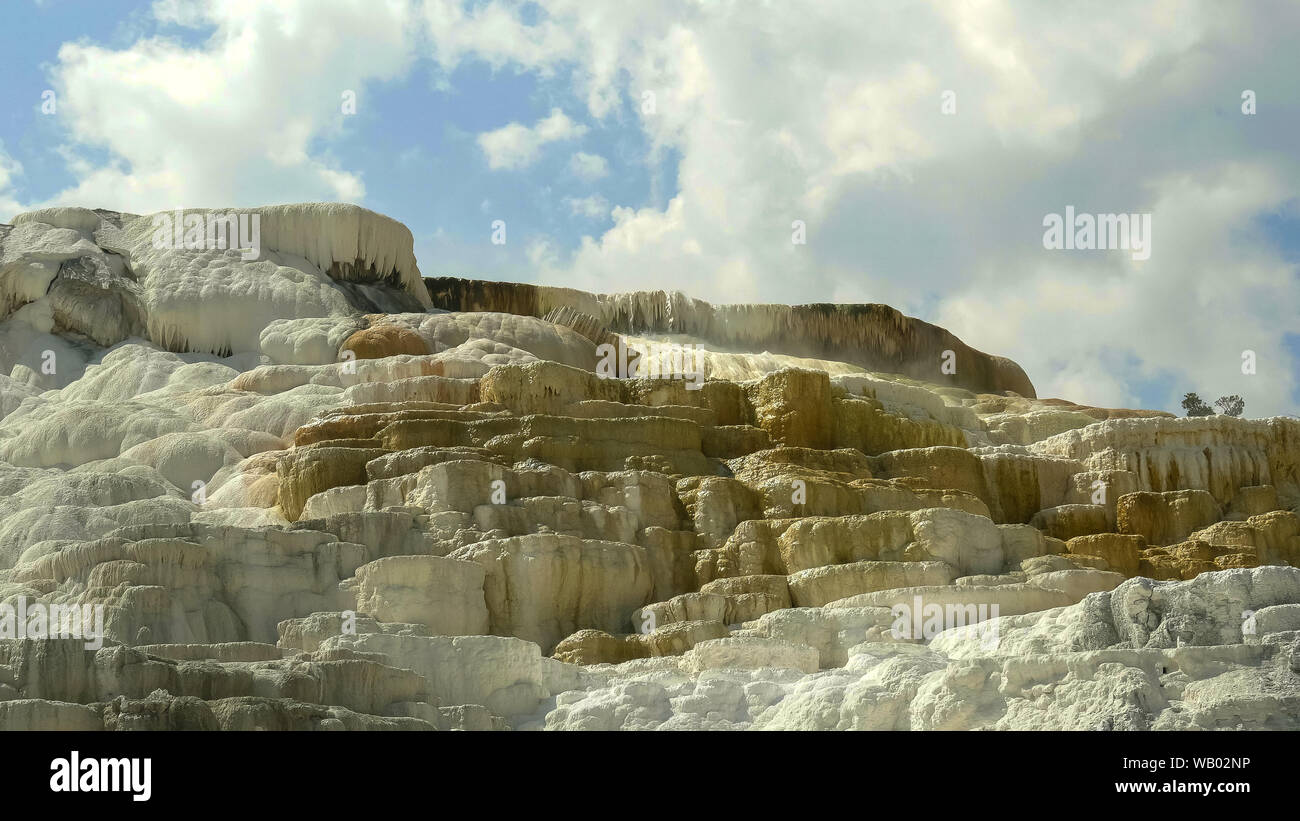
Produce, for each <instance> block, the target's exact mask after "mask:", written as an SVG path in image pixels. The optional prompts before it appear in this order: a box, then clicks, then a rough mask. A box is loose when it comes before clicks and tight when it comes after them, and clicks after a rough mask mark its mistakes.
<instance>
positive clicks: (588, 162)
mask: <svg viewBox="0 0 1300 821" xmlns="http://www.w3.org/2000/svg"><path fill="white" fill-rule="evenodd" d="M569 170H570V171H571V172H573V175H574V176H576V177H577V178H578V179H580V180H583V181H584V182H593V181H595V180H598V179H600V178H601V177H604V176H607V175H608V174H609V163H608V162H606V161H605V158H604V157H602V156H600V155H599V154H588V153H587V152H586V151H579V152H578V153H576V154H574V155H573V157H572V158H571V159H570V160H569Z"/></svg>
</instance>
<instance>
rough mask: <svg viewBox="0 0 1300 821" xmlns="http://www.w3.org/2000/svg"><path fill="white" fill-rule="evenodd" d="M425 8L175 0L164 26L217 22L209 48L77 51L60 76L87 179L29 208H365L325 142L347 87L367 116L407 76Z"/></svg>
mask: <svg viewBox="0 0 1300 821" xmlns="http://www.w3.org/2000/svg"><path fill="white" fill-rule="evenodd" d="M415 12H416V9H415V7H414V6H413V5H412V3H411V2H410V0H332V2H329V3H317V2H312V1H311V0H283V2H276V3H258V2H253V0H163V2H158V3H155V4H154V6H153V8H152V13H153V14H154V16H155V18H156V19H157V20H158V21H159V22H164V23H176V24H180V25H185V26H190V27H194V26H200V25H203V26H212V27H213V32H212V34H211V36H210V37H209V38H208V39H207V40H206V41H205V42H204V43H203V44H202V45H201V46H198V47H188V46H185V45H182V44H181V43H180V42H178V41H176V40H173V39H170V38H166V37H150V38H145V39H140V40H138V41H136V42H134V43H133V44H131V45H130V46H129V47H126V48H122V49H114V48H104V47H101V46H96V45H92V44H90V43H88V42H84V41H78V42H69V43H65V44H64V45H63V46H62V47H61V48H60V49H59V53H58V62H57V63H56V64H55V65H54V66H53V68H52V76H53V80H54V83H55V89H56V90H57V92H58V95H59V96H58V100H59V111H58V117H59V118H60V121H61V122H62V124H63V126H64V128H65V129H66V131H67V134H68V138H69V143H68V145H66V146H64V147H63V152H64V155H65V157H66V158H67V159H68V160H69V167H70V170H73V171H74V172H75V173H76V174H77V176H78V182H77V184H76V185H74V186H73V187H71V188H69V189H67V190H65V191H61V192H59V193H58V194H56V195H54V196H53V197H51V198H49V199H48V200H46V201H45V202H41V203H33V204H29V205H27V206H26V207H28V208H31V207H39V206H41V205H49V204H76V205H84V206H89V207H104V208H117V209H122V210H129V211H135V212H148V211H153V210H159V209H164V208H169V207H174V206H176V205H180V204H185V205H191V206H194V205H201V206H211V207H220V206H223V205H257V204H268V203H276V202H285V201H303V200H354V201H355V200H359V199H361V198H362V197H364V195H365V185H364V183H363V182H362V180H361V178H360V176H358V175H357V174H356V173H354V172H351V171H348V170H345V169H343V168H340V167H339V166H338V165H337V164H336V163H335V162H334V161H333V160H331V159H330V158H329V156H328V155H327V154H321V153H318V152H317V151H316V150H315V149H314V146H313V144H314V141H316V140H317V139H318V138H320V137H322V136H328V135H330V134H333V133H335V132H337V131H339V130H340V129H341V128H342V125H343V119H344V118H343V115H342V113H341V104H342V94H343V92H344V91H345V90H353V91H356V92H357V94H358V98H359V102H358V106H359V107H358V114H357V115H356V116H365V113H366V112H365V101H364V98H363V96H362V94H361V90H362V89H363V87H364V86H365V85H366V84H367V83H368V82H371V81H375V80H383V79H389V78H394V77H398V76H400V75H402V74H404V73H405V72H406V71H407V69H408V67H409V65H410V64H411V60H412V57H413V51H412V49H413V46H414V40H413V37H412V34H413V28H412V26H413V24H414V22H415V21H416V20H417V19H418V18H417V17H416V14H415ZM82 146H93V147H96V148H101V149H104V150H106V151H107V153H108V160H107V161H106V162H102V163H100V162H97V161H96V162H92V161H90V160H88V159H86V158H85V155H84V149H82V148H80V147H82Z"/></svg>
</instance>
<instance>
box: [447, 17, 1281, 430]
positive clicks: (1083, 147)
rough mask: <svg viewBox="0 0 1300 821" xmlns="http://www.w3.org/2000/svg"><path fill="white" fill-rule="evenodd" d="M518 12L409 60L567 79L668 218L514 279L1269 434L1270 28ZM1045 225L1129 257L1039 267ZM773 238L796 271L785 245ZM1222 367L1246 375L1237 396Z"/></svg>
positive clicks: (1273, 368) (1177, 21) (1273, 149)
mask: <svg viewBox="0 0 1300 821" xmlns="http://www.w3.org/2000/svg"><path fill="white" fill-rule="evenodd" d="M537 7H538V10H537V11H536V13H534V14H530V16H529V18H528V20H529V24H527V25H525V24H524V22H523V20H524V18H523V16H522V12H519V11H518V10H519V7H518V6H516V4H513V3H504V2H489V3H487V4H485V5H479V6H477V7H476V8H477V11H476V15H477V16H478V17H480V18H482V19H487V18H489V17H492V16H493V15H501V14H510V15H513V16H514V18H515V19H514V22H513V23H511V24H510V25H509V26H504V24H498V25H499V26H503V27H504V28H505V29H508V30H509V31H510V34H511V36H510V37H509V38H505V39H501V38H496V37H494V36H493V35H492V31H491V30H490V29H489V28H488V27H487V26H485V25H484V24H482V23H473V24H471V23H469V22H466V23H464V24H463V25H457V26H455V27H454V31H443V32H435V34H434V39H435V40H440V41H445V42H451V43H455V45H456V50H457V52H456V53H459V54H462V55H465V56H470V55H489V56H490V59H491V60H493V61H494V65H513V66H514V68H515V69H516V70H525V71H535V72H537V73H538V74H539V76H546V75H551V74H553V73H554V72H555V71H556V67H557V66H559V65H561V64H572V65H573V67H574V68H573V73H572V80H573V87H572V93H573V95H574V96H575V97H576V98H578V99H581V100H584V101H585V102H586V104H587V108H588V112H589V114H590V115H591V116H593V117H596V118H602V117H607V116H612V114H613V112H615V111H616V105H617V103H618V102H619V101H620V100H623V101H625V103H626V104H627V105H628V106H629V108H630V110H632V111H634V112H637V114H638V116H639V117H640V126H641V128H642V129H643V130H644V131H645V134H646V136H647V137H648V139H649V143H650V159H651V160H653V158H654V157H658V156H664V155H666V154H667V152H668V151H671V152H673V153H674V154H675V155H676V156H677V157H679V158H680V160H679V163H678V166H677V169H676V171H677V174H676V179H677V186H678V188H677V191H676V193H675V195H672V196H670V197H669V198H668V199H667V203H668V204H667V206H666V207H663V208H654V207H651V208H639V209H623V208H617V209H614V212H613V218H614V224H613V226H612V227H610V228H609V229H608V230H607V231H606V232H605V233H604V234H603V235H602V236H600V237H596V238H587V239H584V240H583V241H582V243H581V245H580V246H579V247H578V248H577V249H576V250H575V251H574V252H572V253H571V254H568V255H563V256H557V257H555V258H554V262H553V263H552V264H551V265H549V266H544V267H543V268H542V269H541V270H540V271H539V273H538V275H537V280H538V281H551V282H564V283H566V284H573V285H574V286H575V287H591V288H598V289H601V290H606V291H609V290H624V289H629V288H645V287H653V288H678V289H681V290H684V291H687V292H689V293H691V294H692V295H695V296H700V297H703V298H707V299H711V300H714V301H748V300H762V301H784V302H799V301H813V300H825V299H830V298H843V297H845V296H847V295H853V298H856V299H861V300H868V301H881V302H888V303H890V304H893V305H895V306H896V307H898V308H900V309H902V310H904V311H905V312H908V313H913V314H917V315H921V316H922V317H923V318H926V319H929V320H931V321H936V322H939V323H941V324H945V325H946V326H947V327H948V328H949V329H950V330H952V331H953V332H954V333H956V334H958V335H959V336H961V337H962V338H963V339H965V340H966V341H967V342H969V343H970V344H972V345H975V346H977V347H980V348H982V349H985V350H988V351H990V352H992V353H997V354H1002V355H1005V356H1009V357H1012V358H1014V359H1016V360H1017V361H1019V362H1020V363H1021V364H1023V365H1024V366H1025V367H1026V369H1027V370H1028V372H1029V374H1030V376H1031V378H1033V379H1034V380H1035V382H1036V384H1037V385H1039V387H1040V393H1041V394H1042V395H1054V394H1056V395H1065V396H1066V397H1067V398H1069V399H1073V400H1076V401H1081V402H1096V403H1101V404H1135V403H1137V402H1138V401H1139V400H1138V397H1139V396H1140V395H1141V396H1144V397H1145V399H1146V400H1147V401H1148V402H1150V401H1151V390H1152V388H1151V386H1152V385H1156V384H1159V385H1162V386H1168V387H1167V391H1166V392H1167V394H1168V396H1167V397H1166V398H1165V399H1164V400H1163V401H1164V403H1165V407H1166V409H1176V407H1177V399H1178V398H1179V397H1180V396H1181V393H1182V392H1184V391H1186V390H1198V391H1200V392H1201V393H1202V395H1205V394H1212V395H1215V396H1217V395H1219V394H1220V393H1240V394H1242V395H1243V396H1245V397H1246V399H1247V411H1248V412H1249V413H1251V414H1252V415H1257V414H1267V413H1277V412H1284V411H1291V412H1294V411H1295V405H1294V402H1293V400H1292V399H1291V396H1292V392H1293V391H1294V390H1295V389H1296V387H1297V379H1300V363H1297V362H1295V361H1294V360H1292V359H1291V358H1289V355H1288V353H1287V351H1286V349H1285V348H1284V347H1283V345H1282V333H1283V332H1284V331H1285V330H1288V329H1293V328H1294V327H1295V323H1294V316H1296V315H1297V314H1300V284H1298V280H1297V276H1296V269H1295V266H1294V264H1288V263H1287V262H1286V261H1285V260H1284V259H1283V258H1281V257H1280V255H1279V252H1278V251H1277V250H1276V249H1273V248H1272V247H1270V246H1269V245H1268V244H1267V243H1266V242H1264V241H1263V239H1262V238H1261V237H1260V236H1259V233H1258V230H1257V229H1256V222H1255V221H1256V219H1257V218H1258V217H1259V215H1260V214H1262V213H1267V212H1271V211H1276V210H1279V209H1281V208H1282V207H1284V205H1285V203H1286V202H1287V201H1288V200H1289V199H1291V198H1293V197H1294V192H1295V191H1296V190H1300V163H1298V162H1297V158H1296V157H1295V156H1294V154H1293V153H1291V152H1288V151H1287V150H1285V149H1283V148H1281V143H1280V142H1279V136H1278V135H1282V134H1287V133H1295V132H1296V131H1297V130H1300V108H1298V107H1297V105H1296V103H1295V101H1296V100H1297V99H1298V98H1300V95H1297V93H1296V84H1297V80H1296V74H1295V71H1294V68H1295V64H1294V59H1293V58H1292V57H1290V56H1288V55H1290V54H1291V53H1292V51H1293V50H1292V49H1290V46H1289V45H1288V44H1287V42H1286V40H1285V36H1284V35H1283V33H1282V32H1284V31H1286V30H1292V29H1293V28H1294V27H1295V26H1296V25H1300V10H1297V8H1296V7H1294V6H1286V5H1278V6H1271V5H1270V6H1269V7H1268V10H1264V9H1263V8H1254V7H1250V6H1242V5H1238V6H1233V7H1231V8H1230V9H1229V8H1227V7H1224V6H1222V5H1218V4H1214V3H1210V2H1190V3H1179V4H1177V5H1174V4H1172V3H1168V2H1161V3H1156V4H1152V5H1151V6H1150V7H1144V8H1143V9H1125V10H1123V11H1120V10H1117V9H1116V8H1115V7H1114V6H1113V5H1110V4H1106V3H1102V2H1089V3H1081V4H1074V5H1072V6H1070V7H1069V9H1067V10H1064V11H1062V10H1060V9H1056V8H1055V7H1053V8H1052V9H1051V10H1050V11H1049V10H1047V9H1044V8H1042V7H1041V6H1039V5H1037V4H1035V3H1032V2H1022V1H1021V0H984V1H983V2H975V3H967V4H956V5H954V4H950V3H945V2H935V3H932V4H929V5H918V4H908V5H907V6H906V7H904V6H899V5H897V4H893V3H884V2H882V3H870V4H869V3H863V2H861V0H838V1H837V0H827V2H824V3H819V4H817V5H816V6H815V7H809V6H806V5H791V4H777V5H770V6H764V7H762V8H761V9H756V8H754V7H752V6H748V5H745V6H738V5H733V4H705V3H701V2H694V1H693V0H666V2H663V3H656V4H652V5H651V4H622V5H618V6H616V7H610V8H608V9H604V10H603V13H602V14H601V15H591V14H589V13H587V4H586V3H583V2H578V0H550V2H541V3H539V4H537ZM489 10H490V11H489ZM1175 12H1176V13H1175ZM560 32H563V35H561V34H560ZM543 44H544V45H543ZM440 53H444V54H445V53H447V50H446V49H443V51H441V52H440ZM1241 87H1251V88H1255V89H1256V90H1257V91H1258V90H1259V88H1261V87H1267V88H1269V89H1270V90H1269V92H1268V93H1267V99H1268V100H1269V101H1270V103H1271V105H1272V108H1271V109H1270V111H1269V119H1268V120H1267V121H1265V120H1264V119H1262V116H1261V118H1259V119H1255V118H1247V117H1243V116H1242V115H1241V113H1240V111H1239V105H1240V92H1241ZM946 90H952V91H954V92H955V93H956V101H957V113H956V114H955V115H945V114H944V113H943V112H942V110H941V107H940V106H941V95H942V94H943V92H944V91H946ZM645 91H651V92H653V94H654V98H655V110H654V112H653V113H642V112H641V108H640V102H641V100H642V94H643V93H644V92H645ZM1261 99H1263V98H1261ZM1260 111H1261V112H1262V111H1264V104H1263V102H1261V104H1260ZM1069 204H1073V205H1075V206H1076V207H1077V208H1079V209H1080V210H1081V211H1089V212H1094V213H1095V212H1102V213H1105V212H1150V213H1152V215H1153V223H1154V250H1153V254H1152V257H1151V259H1150V260H1148V261H1146V262H1135V261H1133V260H1131V259H1130V258H1129V256H1128V255H1127V254H1124V253H1123V252H1118V251H1117V252H1077V253H1071V252H1049V251H1045V250H1044V249H1043V248H1042V243H1041V238H1042V230H1043V229H1042V223H1041V220H1042V218H1043V215H1044V214H1046V213H1048V212H1060V211H1061V210H1063V208H1064V207H1065V206H1066V205H1069ZM570 207H571V208H572V207H573V206H572V205H570ZM795 219H802V220H804V221H805V222H806V223H807V225H808V237H809V239H808V244H807V245H805V246H793V245H792V244H791V242H790V230H791V229H790V224H791V222H792V220H795ZM1245 348H1252V349H1254V350H1256V351H1257V352H1258V353H1259V356H1260V361H1261V362H1269V363H1270V370H1269V371H1268V372H1267V374H1266V371H1265V369H1264V368H1263V367H1262V366H1261V368H1260V372H1259V374H1258V375H1257V376H1256V377H1248V376H1243V375H1242V374H1240V371H1239V367H1238V365H1239V362H1240V351H1241V350H1242V349H1245ZM1162 390H1165V388H1164V387H1162Z"/></svg>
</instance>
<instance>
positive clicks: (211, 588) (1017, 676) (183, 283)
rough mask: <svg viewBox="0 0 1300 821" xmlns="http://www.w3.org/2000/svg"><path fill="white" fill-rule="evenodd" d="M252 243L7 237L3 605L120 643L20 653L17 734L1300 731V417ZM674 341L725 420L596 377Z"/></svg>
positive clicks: (754, 309) (712, 410)
mask: <svg viewBox="0 0 1300 821" xmlns="http://www.w3.org/2000/svg"><path fill="white" fill-rule="evenodd" d="M245 210H246V211H248V212H250V213H256V214H257V215H258V216H259V217H260V231H261V233H260V248H259V249H258V253H257V254H256V258H254V259H245V258H244V257H243V256H241V253H240V251H238V250H235V249H230V248H226V249H220V248H208V249H205V248H204V247H202V246H203V244H202V243H201V242H199V243H196V245H197V246H198V247H190V248H185V247H184V245H185V244H186V243H182V244H181V247H167V243H159V242H158V241H157V237H156V226H157V225H158V224H159V220H156V219H154V218H153V217H152V215H145V216H136V215H130V214H121V213H115V212H108V211H102V210H87V209H81V208H60V209H51V210H46V211H40V212H34V213H28V214H23V215H20V216H19V217H17V218H16V219H15V220H14V224H13V225H0V311H3V320H2V321H0V601H2V602H4V603H5V604H7V605H9V606H11V607H12V608H16V607H18V606H19V603H20V602H21V603H22V604H23V606H24V607H28V608H30V607H32V606H33V605H35V604H39V605H44V606H50V605H55V604H59V605H71V604H76V605H81V606H86V605H90V606H97V605H102V612H103V614H104V620H103V631H102V632H103V635H102V636H101V637H100V642H99V644H101V645H102V646H98V647H89V646H87V644H88V642H86V641H84V640H83V639H82V638H67V637H50V636H44V637H35V638H33V637H31V636H19V635H17V627H16V624H15V622H14V621H13V620H11V621H10V622H9V627H8V630H9V633H8V634H7V635H6V634H5V633H4V630H5V629H6V628H5V624H4V622H3V621H0V636H4V637H0V729H11V730H12V729H130V728H152V729H284V730H315V729H404V730H430V729H434V730H439V729H476V730H564V729H654V728H664V729H1004V728H1010V729H1039V728H1064V729H1097V728H1103V729H1191V728H1277V729H1283V728H1291V729H1295V728H1297V727H1298V726H1300V677H1298V674H1297V669H1300V654H1298V652H1297V637H1298V636H1300V632H1297V631H1300V569H1297V567H1296V565H1300V519H1297V515H1296V509H1297V505H1300V420H1296V419H1289V418H1273V419H1257V420H1245V419H1236V418H1228V417H1221V416H1212V417H1204V418H1195V419H1182V418H1173V417H1171V416H1170V415H1168V414H1165V413H1160V412H1152V411H1138V410H1118V409H1106V408H1095V407H1087V406H1082V405H1076V404H1072V403H1070V402H1067V401H1064V400H1060V399H1042V398H1036V394H1035V390H1034V387H1033V385H1032V383H1031V382H1030V380H1029V378H1028V377H1027V376H1026V374H1025V373H1024V371H1023V370H1022V369H1021V368H1020V367H1019V366H1018V365H1016V364H1015V363H1014V362H1011V361H1009V360H1007V359H1004V358H1001V357H998V356H995V355H991V354H986V353H982V352H980V351H976V350H974V349H972V348H970V347H969V346H967V345H965V344H963V343H962V342H961V341H960V340H959V339H957V338H956V337H955V336H953V335H952V334H951V333H949V332H947V331H946V330H944V329H942V328H938V327H936V326H933V325H930V324H927V323H925V322H922V321H920V320H918V319H913V318H910V317H906V316H903V315H902V314H900V313H898V312H897V311H894V310H893V309H891V308H889V307H887V306H882V305H861V306H829V305H811V306H795V307H788V306H780V305H729V306H723V305H717V306H715V305H709V304H707V303H703V302H700V301H698V300H693V299H691V298H690V297H689V296H687V295H683V294H678V293H663V292H655V293H649V292H642V293H634V294H614V295H595V294H588V293H583V292H578V291H573V290H569V289H564V288H548V287H541V286H527V285H516V284H509V283H489V282H479V281H472V280H458V279H448V278H438V279H432V278H431V279H424V278H422V277H421V274H420V271H419V269H418V267H417V265H416V260H415V256H414V254H413V252H412V239H411V235H410V233H409V231H407V230H406V228H405V227H404V226H402V225H401V224H400V223H398V222H397V221H395V220H392V219H389V218H387V217H384V216H381V215H378V214H375V213H373V212H370V211H367V210H365V209H361V208H357V207H355V206H348V205H296V206H274V207H267V208H259V209H245ZM188 213H194V214H200V215H202V214H208V213H213V212H209V211H201V212H200V211H196V212H188ZM172 245H173V246H174V244H172ZM664 343H669V344H672V345H677V346H692V348H691V349H692V350H693V351H694V357H695V359H694V360H693V361H694V363H695V365H696V367H697V368H698V371H697V373H696V374H695V375H696V376H697V377H698V380H697V381H696V382H695V383H694V384H692V383H691V382H690V381H689V380H687V379H685V378H677V379H674V378H667V377H664V376H663V375H660V378H640V377H637V376H635V375H633V376H631V377H628V378H604V377H605V376H607V374H603V373H599V372H598V363H599V362H600V361H601V358H602V352H603V351H607V350H608V349H607V348H603V347H602V346H607V345H612V346H613V347H614V348H615V349H616V350H617V349H618V348H619V346H625V347H626V346H643V347H649V346H653V345H658V344H664ZM945 363H949V364H950V367H948V368H944V367H943V366H944V364H945Z"/></svg>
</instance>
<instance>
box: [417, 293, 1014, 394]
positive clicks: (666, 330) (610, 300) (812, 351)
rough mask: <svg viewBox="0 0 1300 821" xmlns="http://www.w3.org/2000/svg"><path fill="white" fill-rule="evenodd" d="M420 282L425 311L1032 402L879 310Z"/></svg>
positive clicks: (955, 348)
mask: <svg viewBox="0 0 1300 821" xmlns="http://www.w3.org/2000/svg"><path fill="white" fill-rule="evenodd" d="M425 282H426V283H427V284H428V286H429V293H430V295H431V296H432V297H433V304H434V305H435V306H436V307H438V308H444V309H446V310H450V311H504V312H506V313H512V314H522V315H524V316H538V317H545V316H546V315H547V314H548V313H551V312H554V311H557V310H569V311H573V312H576V313H578V314H580V315H585V316H587V317H591V318H593V319H594V320H595V321H596V322H597V323H598V324H599V325H601V326H603V327H605V328H607V329H609V330H611V331H616V332H620V333H654V334H681V335H685V336H690V337H695V338H698V339H700V340H703V341H706V342H708V343H711V344H713V345H718V346H721V347H722V348H724V349H726V350H737V351H744V352H751V353H758V352H760V351H772V352H773V353H782V354H789V355H793V356H803V357H814V358H817V359H831V360H839V361H842V362H845V363H848V364H851V365H856V366H858V367H860V368H867V369H869V370H873V371H885V372H888V373H898V374H904V375H907V376H912V377H916V378H918V379H928V380H930V381H940V380H942V384H952V385H956V386H958V387H962V388H966V389H968V390H972V391H980V392H985V393H1003V392H1005V391H1012V392H1014V393H1017V394H1019V395H1020V396H1025V397H1029V398H1031V399H1032V398H1034V397H1035V396H1037V394H1035V393H1034V386H1033V384H1032V383H1031V382H1030V381H1029V377H1028V376H1026V375H1025V372H1024V371H1023V370H1022V369H1021V367H1020V366H1019V365H1017V364H1016V363H1015V362H1012V361H1011V360H1010V359H1006V358H1004V357H1001V356H990V355H989V354H986V353H981V352H980V351H977V350H975V349H974V348H971V347H970V346H968V345H966V344H964V343H963V342H962V341H961V340H960V339H958V338H957V337H955V336H953V335H952V334H950V333H948V332H947V331H945V330H944V329H943V328H940V327H938V326H936V325H931V324H929V323H927V322H922V321H921V320H919V319H914V318H913V317H910V316H904V315H903V314H901V313H899V312H898V311H896V310H894V309H893V308H891V307H889V306H888V305H828V304H821V305H710V304H709V303H707V302H705V301H703V300H700V299H691V298H690V297H689V296H687V295H686V294H683V293H681V292H680V291H672V292H665V291H636V292H633V293H625V294H588V293H585V292H583V291H575V290H573V289H571V288H551V287H547V286H544V285H527V284H519V283H513V282H483V281H480V280H473V279H457V278H455V277H431V278H429V279H426V280H425ZM945 351H951V352H952V360H953V368H954V372H953V373H951V374H944V373H943V372H942V371H941V364H942V359H943V356H944V352H945Z"/></svg>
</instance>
